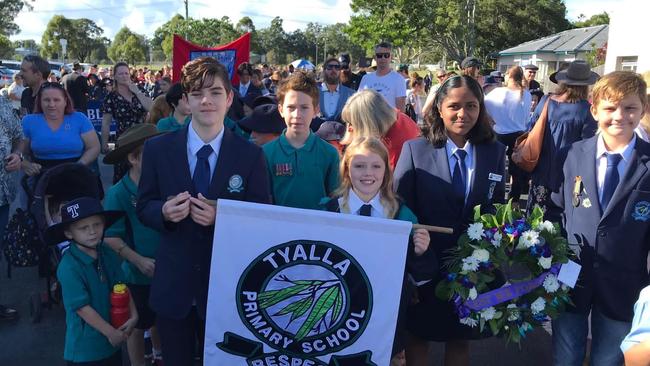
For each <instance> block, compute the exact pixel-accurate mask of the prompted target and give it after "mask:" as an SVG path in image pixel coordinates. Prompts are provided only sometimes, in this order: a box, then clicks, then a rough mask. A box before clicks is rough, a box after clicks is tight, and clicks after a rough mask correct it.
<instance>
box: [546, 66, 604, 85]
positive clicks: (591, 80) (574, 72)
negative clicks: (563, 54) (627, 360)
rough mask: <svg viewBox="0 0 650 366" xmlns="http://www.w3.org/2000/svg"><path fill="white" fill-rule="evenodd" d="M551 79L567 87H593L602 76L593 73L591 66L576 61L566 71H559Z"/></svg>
mask: <svg viewBox="0 0 650 366" xmlns="http://www.w3.org/2000/svg"><path fill="white" fill-rule="evenodd" d="M549 79H550V80H551V81H553V82H555V83H556V84H566V85H593V84H595V83H596V81H598V79H600V75H598V74H597V73H595V72H593V71H591V68H590V67H589V64H587V63H586V62H585V61H582V60H576V61H573V62H571V63H570V64H569V67H568V68H566V69H565V70H561V71H557V72H555V73H553V74H551V76H549Z"/></svg>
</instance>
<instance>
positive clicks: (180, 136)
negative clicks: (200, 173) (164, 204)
mask: <svg viewBox="0 0 650 366" xmlns="http://www.w3.org/2000/svg"><path fill="white" fill-rule="evenodd" d="M189 126H190V124H189V123H188V124H187V126H185V127H184V128H183V129H182V130H180V131H179V133H177V134H176V136H174V143H173V144H172V145H171V146H170V147H169V149H168V150H167V151H168V153H169V161H180V163H179V164H178V166H179V171H178V173H179V174H175V175H176V176H177V177H178V178H179V179H180V186H181V187H188V189H187V191H188V192H191V193H192V195H196V190H195V189H194V183H192V174H191V173H190V163H189V161H188V159H187V129H188V128H189Z"/></svg>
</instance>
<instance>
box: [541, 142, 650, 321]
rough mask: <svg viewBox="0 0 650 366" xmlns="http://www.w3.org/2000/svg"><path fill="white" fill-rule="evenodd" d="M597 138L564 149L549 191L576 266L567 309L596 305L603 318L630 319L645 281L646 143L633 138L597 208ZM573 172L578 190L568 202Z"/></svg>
mask: <svg viewBox="0 0 650 366" xmlns="http://www.w3.org/2000/svg"><path fill="white" fill-rule="evenodd" d="M597 139H598V137H597V136H596V137H592V138H590V139H587V140H582V141H578V142H576V143H574V144H572V145H571V146H570V147H569V148H568V149H567V150H566V151H565V152H564V154H563V155H562V159H563V162H564V163H563V165H562V166H563V169H562V173H563V176H562V177H561V184H560V187H559V189H558V190H556V191H555V192H553V193H552V194H551V198H552V201H553V204H554V205H555V206H556V207H554V210H559V211H560V212H561V213H560V215H561V218H562V222H563V226H564V229H565V230H566V235H567V240H568V242H569V245H570V246H571V247H572V248H576V250H577V251H578V252H579V262H580V264H581V265H582V269H581V271H580V276H579V278H578V283H577V284H576V286H575V288H574V289H573V291H572V292H571V299H572V300H573V302H574V304H575V307H573V308H572V309H571V310H572V311H575V312H582V313H587V312H588V311H589V310H590V309H591V306H592V305H597V306H598V309H599V310H600V311H601V312H602V313H603V314H604V315H605V316H607V317H609V318H612V319H616V320H620V321H625V322H630V321H632V317H633V314H634V302H635V301H636V299H637V298H638V296H639V292H640V291H641V289H643V288H644V287H645V286H646V285H648V283H649V282H648V270H647V261H646V258H647V256H648V250H649V248H650V230H649V229H650V144H648V143H647V142H645V141H643V140H642V139H640V138H638V137H637V138H636V145H635V148H634V152H633V154H632V159H631V161H630V162H629V165H628V167H627V169H626V172H625V173H624V175H623V176H622V177H621V179H620V183H619V185H618V187H617V188H616V191H615V192H614V196H613V197H612V199H611V201H610V203H609V206H607V208H606V209H605V210H604V212H603V210H602V208H601V207H600V203H599V199H598V185H597V181H596V142H597ZM578 176H579V177H581V180H582V189H580V194H579V196H578V200H577V201H576V203H577V206H574V188H575V185H576V177H578Z"/></svg>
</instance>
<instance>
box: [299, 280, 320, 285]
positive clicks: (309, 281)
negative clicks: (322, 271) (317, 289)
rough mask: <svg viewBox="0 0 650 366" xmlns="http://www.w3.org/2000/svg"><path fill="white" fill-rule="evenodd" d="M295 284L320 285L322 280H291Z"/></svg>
mask: <svg viewBox="0 0 650 366" xmlns="http://www.w3.org/2000/svg"><path fill="white" fill-rule="evenodd" d="M293 283H295V284H296V285H312V286H319V285H322V284H323V283H324V282H323V281H319V280H297V281H293Z"/></svg>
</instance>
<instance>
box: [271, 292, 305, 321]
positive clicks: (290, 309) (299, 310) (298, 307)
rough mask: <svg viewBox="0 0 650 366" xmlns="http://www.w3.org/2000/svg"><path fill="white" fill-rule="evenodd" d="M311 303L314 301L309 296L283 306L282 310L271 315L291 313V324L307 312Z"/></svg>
mask: <svg viewBox="0 0 650 366" xmlns="http://www.w3.org/2000/svg"><path fill="white" fill-rule="evenodd" d="M313 301H314V299H313V298H312V297H311V296H306V297H305V298H303V299H301V300H298V301H294V302H292V303H291V304H289V305H287V306H285V307H284V308H283V309H281V310H280V311H278V312H277V313H275V314H273V315H274V316H276V315H287V314H289V313H293V314H291V319H290V320H289V321H290V322H291V321H293V320H294V319H297V318H300V317H301V316H302V315H303V314H304V313H305V312H307V310H309V308H310V307H311V304H312V302H313Z"/></svg>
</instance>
